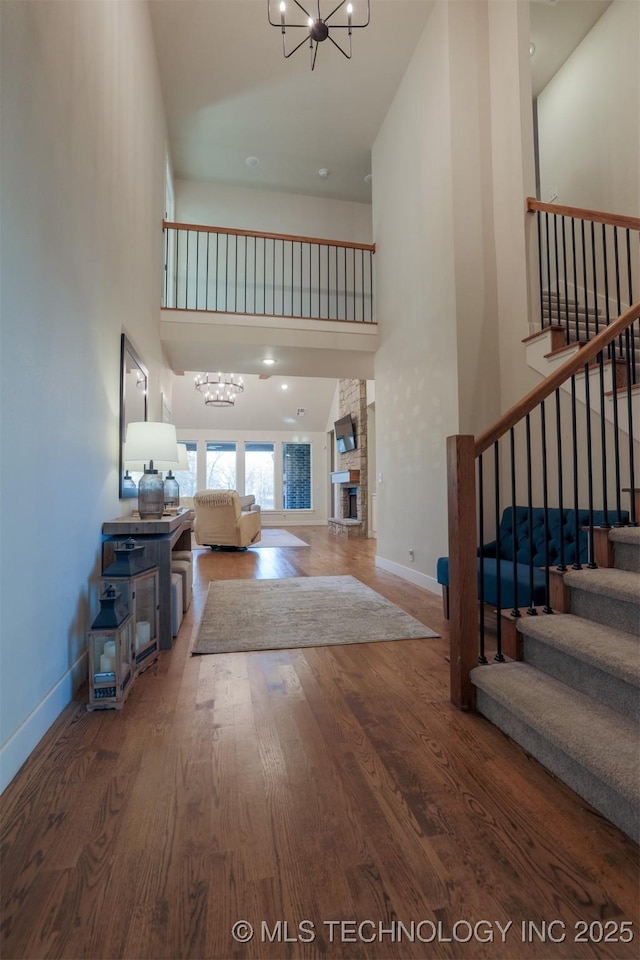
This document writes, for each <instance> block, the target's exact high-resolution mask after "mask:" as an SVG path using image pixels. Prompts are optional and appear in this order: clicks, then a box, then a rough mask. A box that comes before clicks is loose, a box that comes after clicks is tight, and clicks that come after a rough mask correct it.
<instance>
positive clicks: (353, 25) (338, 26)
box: [324, 0, 371, 30]
mask: <svg viewBox="0 0 640 960" xmlns="http://www.w3.org/2000/svg"><path fill="white" fill-rule="evenodd" d="M346 2H347V0H342V2H341V3H339V4H338V6H337V7H335V9H333V10H332V11H331V13H330V14H329V16H328V17H325V18H324V22H325V23H328V22H329V20H330V18H331V17H332V16H333V15H334V13H337V12H338V10H339V9H340V7H342V6H344V4H345V3H346ZM370 23H371V0H367V19H366V20H365V22H364V23H348V24H347V23H334V24H333V25H332V27H331V29H332V30H362V28H363V27H368V26H369V24H370Z"/></svg>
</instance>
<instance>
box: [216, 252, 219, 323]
mask: <svg viewBox="0 0 640 960" xmlns="http://www.w3.org/2000/svg"><path fill="white" fill-rule="evenodd" d="M219 239H220V234H219V233H216V310H217V309H218V284H219V281H220V263H219V259H218V254H219V250H218V248H219V246H220V244H219V243H218V241H219Z"/></svg>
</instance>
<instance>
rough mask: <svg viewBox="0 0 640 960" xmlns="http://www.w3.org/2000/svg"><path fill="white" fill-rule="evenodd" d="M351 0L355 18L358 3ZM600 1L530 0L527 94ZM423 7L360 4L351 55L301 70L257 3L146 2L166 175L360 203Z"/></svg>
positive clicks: (327, 51)
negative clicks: (363, 20)
mask: <svg viewBox="0 0 640 960" xmlns="http://www.w3.org/2000/svg"><path fill="white" fill-rule="evenodd" d="M273 2H274V6H275V7H276V8H277V0H273ZM291 2H292V0H289V3H291ZM303 2H304V0H303ZM313 2H314V3H315V2H317V0H313ZM514 2H515V0H514ZM320 3H321V7H320V9H321V11H322V12H323V13H325V12H326V11H330V10H331V9H333V7H334V6H335V3H336V0H320ZM353 3H354V20H355V18H356V17H357V16H359V11H360V10H362V9H363V8H364V5H365V4H364V0H353ZM609 3H610V0H555V2H554V0H532V2H531V3H530V12H531V39H532V40H533V42H534V43H535V46H536V51H535V54H534V56H533V58H532V61H531V65H532V84H533V91H534V96H535V95H537V94H538V93H539V92H540V90H541V89H542V88H543V87H544V85H545V84H546V83H547V82H548V81H549V80H550V78H551V77H552V76H553V74H554V73H555V72H556V71H557V70H558V68H559V67H560V66H561V65H562V63H563V62H564V61H565V60H566V58H567V56H568V55H569V54H570V53H571V51H572V50H573V49H574V48H575V47H576V45H577V44H578V43H579V42H580V40H581V39H582V38H583V37H584V36H585V35H586V33H588V31H589V30H590V29H591V27H592V26H593V24H594V23H595V21H596V20H597V19H598V18H599V17H600V16H601V15H602V13H603V12H604V10H605V9H606V7H607V6H608V5H609ZM432 6H433V0H371V23H370V25H369V26H368V27H366V28H365V29H363V30H358V31H354V36H353V58H352V59H351V60H346V59H345V58H344V57H343V56H342V55H341V54H340V53H339V52H338V51H337V50H336V49H335V48H334V47H332V46H331V44H330V43H329V42H325V43H324V44H321V45H320V47H319V51H318V59H317V64H316V68H315V70H314V71H313V72H312V71H311V69H310V58H309V51H308V49H307V47H306V45H304V46H303V47H302V48H301V49H300V50H299V51H298V52H297V53H295V54H294V55H293V56H292V57H291V58H290V59H288V60H285V59H284V57H283V56H282V46H281V34H280V32H279V30H278V29H277V28H274V27H271V26H270V25H269V23H268V21H267V0H151V2H150V10H151V22H152V26H153V32H154V37H155V43H156V49H157V53H158V63H159V67H160V76H161V81H162V89H163V96H164V102H165V109H166V113H167V122H168V128H169V140H170V149H171V157H172V162H173V168H174V174H175V176H176V177H177V178H179V179H193V180H217V181H222V182H225V183H230V184H237V185H241V186H247V185H255V186H258V187H262V188H267V189H272V190H284V191H286V192H288V193H304V194H309V195H311V196H313V195H316V196H321V197H333V198H337V199H343V200H356V201H361V202H366V203H368V202H370V200H371V187H370V185H369V184H368V183H366V182H365V180H364V178H365V176H366V175H367V174H368V173H369V172H370V169H371V168H370V154H371V146H372V144H373V142H374V140H375V137H376V134H377V132H378V130H379V128H380V125H381V123H382V120H383V119H384V116H385V114H386V112H387V110H388V108H389V105H390V103H391V101H392V99H393V97H394V94H395V92H396V89H397V87H398V84H399V82H400V80H401V78H402V76H403V74H404V71H405V69H406V66H407V64H408V62H409V60H410V57H411V55H412V53H413V51H414V49H415V46H416V44H417V41H418V38H419V37H420V34H421V32H422V30H423V28H424V26H425V24H426V21H427V19H428V16H429V13H430V10H431V8H432ZM276 15H277V11H276ZM298 35H299V34H298ZM247 157H256V158H257V159H258V160H259V165H258V166H255V167H249V166H247V164H246V159H247ZM321 168H326V169H328V170H329V171H330V175H329V176H328V177H327V178H326V179H322V178H321V177H320V176H319V175H318V170H320V169H321Z"/></svg>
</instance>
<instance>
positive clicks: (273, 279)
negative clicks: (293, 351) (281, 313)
mask: <svg viewBox="0 0 640 960" xmlns="http://www.w3.org/2000/svg"><path fill="white" fill-rule="evenodd" d="M271 242H272V244H273V249H272V252H271V316H272V317H275V315H276V238H275V237H272V238H271Z"/></svg>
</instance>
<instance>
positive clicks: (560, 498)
mask: <svg viewBox="0 0 640 960" xmlns="http://www.w3.org/2000/svg"><path fill="white" fill-rule="evenodd" d="M556 449H557V456H558V465H557V473H558V512H559V516H560V535H559V539H560V543H559V545H558V559H559V561H560V562H559V563H558V566H557V567H556V569H557V570H560V571H561V572H563V573H564V571H565V570H566V569H567V565H566V563H565V562H564V531H563V529H562V526H563V517H564V489H563V477H562V467H563V465H562V411H561V408H560V388H559V387H558V388H557V389H556Z"/></svg>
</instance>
